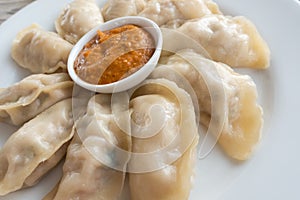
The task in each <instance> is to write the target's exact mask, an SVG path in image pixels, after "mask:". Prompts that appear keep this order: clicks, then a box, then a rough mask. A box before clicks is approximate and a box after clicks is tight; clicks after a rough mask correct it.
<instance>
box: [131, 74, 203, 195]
mask: <svg viewBox="0 0 300 200" xmlns="http://www.w3.org/2000/svg"><path fill="white" fill-rule="evenodd" d="M130 113H131V120H132V121H133V122H134V126H132V127H133V128H132V130H131V131H132V135H134V137H133V138H132V155H131V159H130V162H129V164H128V170H129V188H130V195H131V199H132V200H148V199H149V200H152V199H160V200H168V199H188V198H189V194H190V190H191V187H192V182H191V179H192V177H193V172H194V166H195V162H196V146H197V144H198V127H197V122H196V117H195V112H194V107H193V103H192V100H191V98H190V95H189V94H188V93H187V92H185V91H184V90H182V89H180V88H179V87H177V85H176V84H175V83H174V82H171V81H168V80H166V79H150V80H146V81H145V82H144V83H142V84H141V85H140V86H139V87H138V88H137V89H135V91H134V93H133V95H132V98H131V100H130Z"/></svg>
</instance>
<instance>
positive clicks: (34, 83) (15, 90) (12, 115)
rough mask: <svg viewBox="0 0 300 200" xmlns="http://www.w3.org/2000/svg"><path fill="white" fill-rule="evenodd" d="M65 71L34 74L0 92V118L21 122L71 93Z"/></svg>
mask: <svg viewBox="0 0 300 200" xmlns="http://www.w3.org/2000/svg"><path fill="white" fill-rule="evenodd" d="M72 89H73V82H72V81H71V79H70V77H69V76H68V74H66V73H58V74H50V75H46V74H34V75H30V76H28V77H26V78H24V79H23V80H21V81H20V82H18V83H16V84H14V85H12V86H10V87H8V88H5V89H2V90H1V91H0V121H3V122H7V123H10V124H14V125H21V124H23V123H24V122H26V121H28V120H30V119H32V118H33V117H35V116H36V115H37V114H39V113H40V112H42V111H44V110H45V109H47V108H48V107H50V106H51V105H53V104H55V103H56V102H58V101H60V100H63V99H66V98H69V97H71V96H72Z"/></svg>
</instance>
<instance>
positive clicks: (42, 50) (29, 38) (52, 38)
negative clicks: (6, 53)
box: [11, 24, 73, 73]
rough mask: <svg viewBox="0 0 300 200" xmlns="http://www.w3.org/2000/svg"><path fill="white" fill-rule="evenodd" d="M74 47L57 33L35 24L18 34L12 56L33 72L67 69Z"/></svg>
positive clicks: (51, 71) (19, 63)
mask: <svg viewBox="0 0 300 200" xmlns="http://www.w3.org/2000/svg"><path fill="white" fill-rule="evenodd" d="M72 47H73V46H72V45H71V44H70V43H69V42H67V41H65V40H63V39H62V38H61V37H60V36H59V35H57V34H56V33H53V32H48V31H45V30H43V29H42V28H41V27H39V26H38V25H36V24H33V25H31V26H29V27H27V28H25V29H23V30H22V31H20V32H19V33H18V34H17V36H16V38H15V39H14V41H13V44H12V49H11V57H12V58H13V60H14V61H15V62H16V63H17V64H18V65H20V66H21V67H23V68H25V69H28V70H29V71H31V72H32V73H53V72H56V71H66V67H67V60H68V56H69V53H70V51H71V49H72Z"/></svg>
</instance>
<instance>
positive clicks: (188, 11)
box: [138, 0, 221, 26]
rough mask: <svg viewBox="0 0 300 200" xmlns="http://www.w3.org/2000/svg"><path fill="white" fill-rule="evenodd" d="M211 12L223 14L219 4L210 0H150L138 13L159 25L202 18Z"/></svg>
mask: <svg viewBox="0 0 300 200" xmlns="http://www.w3.org/2000/svg"><path fill="white" fill-rule="evenodd" d="M209 14H221V12H220V11H219V9H218V6H217V4H215V3H214V2H212V1H210V0H190V1H176V0H175V1H174V0H167V1H161V0H159V1H149V2H148V4H147V5H146V7H145V9H144V10H143V11H142V12H140V13H139V14H138V15H139V16H142V17H146V18H149V19H151V20H153V21H155V22H156V23H157V24H158V25H159V26H161V25H164V24H166V23H168V22H172V21H174V20H189V19H194V18H201V17H203V16H205V15H209Z"/></svg>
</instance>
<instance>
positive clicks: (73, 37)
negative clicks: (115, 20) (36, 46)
mask: <svg viewBox="0 0 300 200" xmlns="http://www.w3.org/2000/svg"><path fill="white" fill-rule="evenodd" d="M101 23H103V17H102V14H101V12H100V8H99V7H98V5H97V4H96V2H95V0H74V1H72V2H70V3H69V4H67V5H66V6H65V8H64V9H63V11H62V12H61V14H60V15H59V16H58V18H57V19H56V21H55V28H56V31H57V32H58V34H59V35H60V36H61V37H62V38H64V39H65V40H67V41H69V42H70V43H71V44H75V43H76V42H77V41H78V40H79V39H80V38H81V37H82V36H83V35H84V34H86V33H87V32H88V31H90V30H91V29H93V28H94V27H96V26H97V25H99V24H101Z"/></svg>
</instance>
